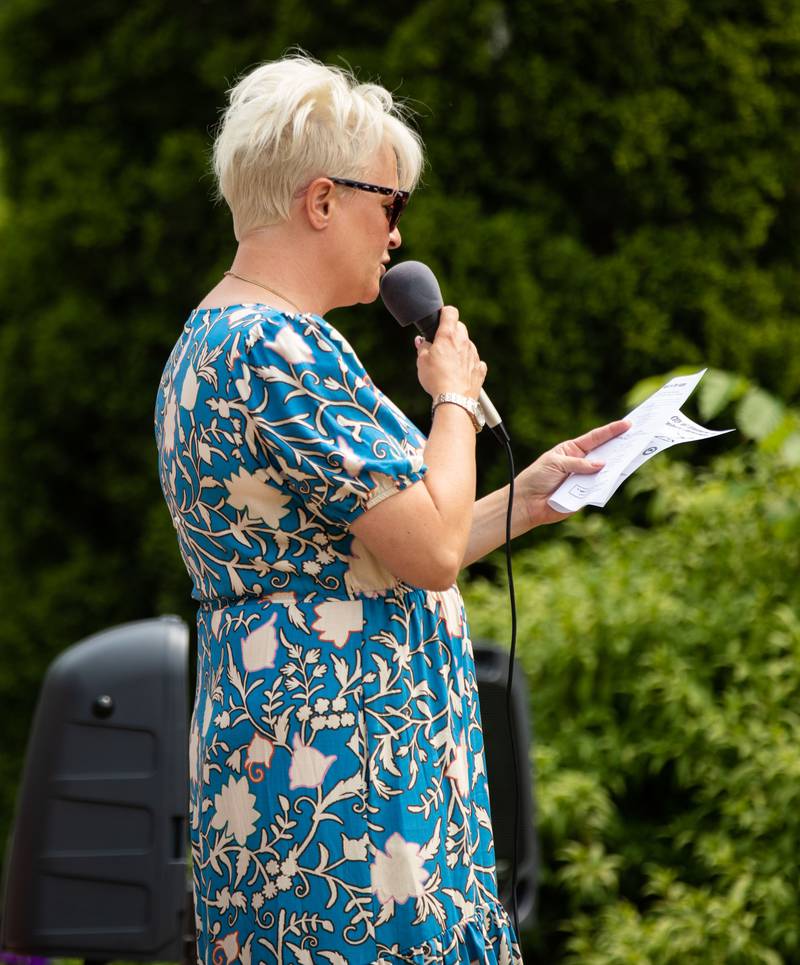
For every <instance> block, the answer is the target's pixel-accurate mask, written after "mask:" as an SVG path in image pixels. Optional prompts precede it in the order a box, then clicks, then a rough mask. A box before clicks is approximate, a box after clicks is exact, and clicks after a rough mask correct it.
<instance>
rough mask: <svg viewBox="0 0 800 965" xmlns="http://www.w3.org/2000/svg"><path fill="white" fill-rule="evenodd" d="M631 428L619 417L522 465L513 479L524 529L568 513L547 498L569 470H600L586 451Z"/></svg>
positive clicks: (564, 517)
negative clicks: (553, 506)
mask: <svg viewBox="0 0 800 965" xmlns="http://www.w3.org/2000/svg"><path fill="white" fill-rule="evenodd" d="M629 428H630V423H629V422H625V420H624V419H621V420H619V421H617V422H609V423H608V425H605V426H600V427H599V428H597V429H592V430H591V431H590V432H586V433H584V434H583V435H582V436H578V438H577V439H568V440H567V441H566V442H560V443H559V444H558V445H557V446H554V447H553V448H552V449H549V450H548V451H547V452H545V453H543V454H542V455H541V456H539V458H538V459H537V460H536V461H535V462H532V463H531V464H530V466H528V467H527V469H523V470H522V472H521V473H520V474H519V475H518V476H517V478H516V480H515V487H516V498H517V499H519V500H520V506H521V508H522V511H523V514H524V519H525V523H524V529H523V532H525V531H527V530H529V529H532V528H533V527H534V526H541V525H542V524H543V523H557V522H559V521H560V520H562V519H566V518H567V516H569V515H571V513H557V512H556V511H555V510H554V509H551V508H550V506H548V505H547V498H548V496H550V495H551V494H552V493H553V492H554V491H555V490H556V489H557V488H558V487H559V486H560V485H561V483H562V482H563V481H564V480H565V479H566V478H567V476H568V475H569V474H570V473H571V472H577V473H581V474H589V473H595V472H599V470H600V469H602V468H603V465H604V464H603V463H602V462H596V461H593V460H591V459H587V458H586V454H587V453H588V452H591V451H592V450H593V449H596V448H597V447H598V446H601V445H602V444H603V443H604V442H608V440H609V439H614V438H615V437H616V436H619V435H621V434H622V433H623V432H625V430H626V429H629Z"/></svg>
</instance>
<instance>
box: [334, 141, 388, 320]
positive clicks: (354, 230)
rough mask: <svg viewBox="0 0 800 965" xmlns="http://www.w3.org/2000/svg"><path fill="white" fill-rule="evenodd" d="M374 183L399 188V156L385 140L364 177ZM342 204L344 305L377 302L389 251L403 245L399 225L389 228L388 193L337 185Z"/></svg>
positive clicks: (338, 240)
mask: <svg viewBox="0 0 800 965" xmlns="http://www.w3.org/2000/svg"><path fill="white" fill-rule="evenodd" d="M363 180H364V181H366V182H368V183H370V184H378V185H381V186H382V187H387V188H396V187H397V186H398V181H397V159H396V158H395V154H394V151H393V150H392V149H391V147H390V146H389V145H388V144H384V146H383V147H382V148H381V150H380V151H379V152H378V153H377V155H376V156H375V158H374V159H373V162H372V164H371V165H370V166H369V168H368V170H367V172H366V174H365V176H364V178H363ZM337 192H339V193H340V196H341V201H342V204H341V205H340V209H339V212H338V214H339V219H338V229H339V230H338V231H337V232H336V244H337V247H338V249H339V254H340V258H339V259H338V261H339V266H340V272H339V278H340V280H341V294H340V299H339V304H340V305H354V304H356V303H357V302H374V301H375V299H376V298H377V297H378V294H379V292H380V287H379V286H380V280H381V276H382V275H383V274H384V272H385V271H386V268H387V266H388V264H389V252H390V251H392V250H393V249H395V248H399V247H400V243H401V240H402V239H401V237H400V231H399V229H398V228H397V227H395V229H394V230H393V231H392V232H391V233H390V232H389V219H388V217H387V208H388V207H389V205H390V204H391V202H392V199H391V197H390V196H388V195H383V194H373V193H372V192H370V191H359V190H357V189H355V188H348V187H344V186H343V185H338V186H337Z"/></svg>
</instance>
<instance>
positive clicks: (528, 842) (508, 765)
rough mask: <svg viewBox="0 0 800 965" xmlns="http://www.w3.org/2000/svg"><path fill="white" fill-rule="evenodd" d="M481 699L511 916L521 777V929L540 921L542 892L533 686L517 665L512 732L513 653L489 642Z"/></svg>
mask: <svg viewBox="0 0 800 965" xmlns="http://www.w3.org/2000/svg"><path fill="white" fill-rule="evenodd" d="M473 651H474V655H475V671H476V674H477V680H478V695H479V698H480V704H481V721H482V724H483V743H484V748H485V752H486V771H487V777H488V780H489V799H490V802H491V806H492V831H493V833H494V847H495V860H496V862H497V886H498V891H499V894H500V900H501V901H502V902H503V905H504V907H505V909H506V911H507V912H508V914H509V915H511V863H512V858H513V853H514V811H515V801H514V767H515V761H516V768H517V773H518V774H519V788H518V796H517V802H518V806H519V835H518V839H517V913H518V917H519V925H520V929H524V928H526V927H530V926H532V925H533V923H534V920H535V912H536V888H537V884H538V878H539V841H538V837H537V834H536V815H535V809H534V797H533V773H532V769H531V763H530V747H531V732H530V722H529V720H528V687H527V684H526V682H525V675H524V673H523V670H522V668H521V667H520V665H519V664H518V663H517V662H516V661H515V662H514V681H513V684H512V687H511V725H512V727H513V729H514V747H515V748H516V758H515V756H514V753H513V751H512V740H511V732H510V731H509V726H508V714H507V710H506V682H507V680H508V666H509V659H508V653H507V652H506V651H505V650H501V649H500V648H499V647H496V646H494V645H493V644H491V643H489V642H487V641H485V640H479V641H476V642H475V643H474V645H473Z"/></svg>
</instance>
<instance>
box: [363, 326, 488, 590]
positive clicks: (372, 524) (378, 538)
mask: <svg viewBox="0 0 800 965" xmlns="http://www.w3.org/2000/svg"><path fill="white" fill-rule="evenodd" d="M417 367H418V372H419V380H420V383H421V384H422V387H423V388H424V389H425V390H426V391H427V392H428V393H429V394H430V395H431V397H433V398H435V397H436V396H437V395H438V394H439V393H440V392H454V393H456V394H458V395H466V396H469V397H470V398H474V399H476V398H477V397H478V395H479V393H480V389H481V385H482V384H483V380H484V379H485V377H486V365H485V364H484V363H483V362H481V361H480V358H479V357H478V353H477V350H476V349H475V346H474V345H473V344H472V342H470V341H469V337H468V335H467V330H466V328H465V326H464V324H463V323H462V322H460V321H459V320H458V312H457V311H456V310H455V309H454V308H450V307H445V308H443V309H442V314H441V320H440V323H439V330H438V332H437V334H436V338H435V339H434V341H433V343H432V344H431V343H427V342H418V344H417ZM424 458H425V463H426V465H427V467H428V468H427V471H426V473H425V477H424V479H423V480H421V481H420V482H417V483H415V484H414V485H413V486H409V488H408V489H405V490H403V491H402V492H399V493H397V494H396V495H393V496H391V497H390V498H388V499H384V500H383V502H381V503H379V504H378V505H377V506H375V507H373V508H372V509H369V510H367V512H365V513H363V514H362V515H361V516H360V517H359V518H358V519H357V520H355V522H354V523H353V525H352V527H351V530H352V532H353V534H354V535H355V536H356V537H357V538H358V539H359V540H361V542H362V543H363V544H364V545H365V546H366V547H367V549H368V550H369V551H370V552H371V553H372V554H373V556H376V557H377V558H378V559H379V560H380V561H381V562H382V563H383V564H384V566H385V567H386V568H387V569H388V570H389V572H390V573H392V574H393V575H394V576H395V577H397V578H398V579H401V580H404V581H405V582H407V583H411V584H412V585H413V586H419V587H423V588H424V589H429V590H443V589H446V588H447V587H449V586H452V584H453V583H455V581H456V577H457V575H458V571H459V570H460V569H461V565H462V560H463V559H464V553H465V551H466V547H467V540H468V539H469V534H470V529H471V527H472V510H473V504H474V502H475V429H474V427H473V424H472V419H471V418H470V416H469V414H468V413H467V412H466V410H464V409H462V408H461V407H460V406H457V405H453V404H448V403H445V404H443V405H440V406H438V407H437V409H436V414H435V415H434V418H433V425H432V427H431V431H430V435H429V437H428V442H427V444H426V446H425V454H424Z"/></svg>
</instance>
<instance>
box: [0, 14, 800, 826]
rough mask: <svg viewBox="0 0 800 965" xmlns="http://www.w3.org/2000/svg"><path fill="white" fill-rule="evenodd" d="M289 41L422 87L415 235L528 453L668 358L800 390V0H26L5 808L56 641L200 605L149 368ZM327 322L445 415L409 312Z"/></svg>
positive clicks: (0, 462) (16, 25)
mask: <svg viewBox="0 0 800 965" xmlns="http://www.w3.org/2000/svg"><path fill="white" fill-rule="evenodd" d="M293 44H300V45H302V46H304V47H305V48H306V49H308V50H309V51H310V52H312V53H313V54H315V55H316V56H318V57H320V58H321V59H323V60H326V61H331V62H342V61H346V62H349V63H351V64H353V65H355V66H357V67H358V68H360V70H361V73H362V75H363V76H364V77H370V78H373V77H376V76H378V77H380V79H381V80H382V81H383V82H384V83H385V84H386V85H387V86H389V87H391V88H392V89H393V90H396V91H397V92H398V93H399V94H400V95H402V96H406V97H408V98H411V99H413V101H414V103H415V104H416V106H417V108H418V109H419V111H420V120H419V125H420V128H421V131H422V133H423V136H424V138H425V140H426V142H427V144H428V148H429V155H430V166H429V169H428V171H427V174H426V179H425V184H424V186H423V187H422V188H421V189H420V191H419V192H418V194H417V196H416V197H415V198H414V200H413V203H412V205H411V207H410V209H409V211H408V213H407V215H406V216H405V218H404V221H403V231H404V236H405V252H406V255H407V256H408V257H416V258H419V259H422V260H425V261H428V262H429V263H430V264H431V265H432V266H433V267H434V269H435V270H436V271H437V272H438V274H439V276H440V279H441V281H442V285H443V289H444V292H445V296H446V298H447V299H448V300H450V301H453V302H456V303H458V304H459V305H460V307H461V309H462V314H463V316H464V317H465V318H466V319H467V320H468V321H469V322H470V323H471V325H472V330H473V333H474V335H475V338H476V340H477V341H478V342H479V344H480V345H481V347H482V351H483V354H484V356H485V357H486V358H487V360H488V362H489V364H490V377H489V386H490V389H491V393H492V396H493V398H494V399H495V401H496V403H497V405H498V407H499V408H500V409H501V411H503V412H504V413H505V414H506V421H507V423H508V424H509V426H510V429H511V433H512V436H513V438H514V439H515V442H516V450H517V456H518V459H519V460H520V462H521V461H523V460H525V459H527V458H529V457H531V456H532V455H533V454H534V452H535V451H536V450H538V449H540V448H541V447H542V446H544V445H548V444H550V443H552V442H554V441H556V440H557V439H558V438H559V437H563V436H565V435H568V434H572V433H574V432H576V431H578V430H582V429H585V428H587V427H588V426H589V424H591V423H592V422H594V421H596V420H598V419H600V418H606V417H609V416H612V415H616V414H617V413H618V411H619V407H620V400H621V398H622V395H623V393H624V392H625V390H627V388H629V386H630V385H631V384H633V383H634V382H635V381H637V380H638V379H639V378H641V377H643V376H645V375H647V374H650V373H651V372H661V371H664V370H665V369H667V368H670V367H671V366H673V365H675V364H684V363H685V364H695V363H700V362H705V363H710V364H713V365H716V366H718V367H720V368H724V369H731V370H734V371H739V372H742V373H743V374H745V375H749V376H754V377H756V378H757V379H758V380H759V381H760V383H761V384H762V385H764V386H765V387H766V388H767V389H769V390H771V391H773V392H775V393H777V394H778V395H779V396H781V397H782V398H784V399H785V400H787V401H791V400H793V399H796V398H797V396H798V393H800V351H798V349H800V326H798V324H797V322H798V298H799V297H800V296H798V293H797V285H796V283H795V272H794V266H795V264H796V263H797V260H798V246H799V245H800V240H798V239H800V232H798V230H797V229H798V221H799V220H800V219H799V218H798V214H799V213H800V204H799V200H800V199H799V197H798V194H799V192H800V179H799V178H798V176H797V162H798V137H800V133H798V125H797V123H796V119H797V116H798V107H800V83H798V81H799V80H800V6H798V4H797V2H796V0H695V2H693V3H689V2H688V0H662V2H660V3H658V4H654V3H653V4H651V3H634V2H626V0H570V2H562V0H535V2H534V0H514V2H510V0H507V2H505V3H504V2H500V0H425V2H411V3H409V2H407V0H406V2H403V3H401V2H399V0H389V2H385V3H382V4H364V3H356V2H354V0H320V2H319V3H314V4H307V3H300V2H299V0H275V2H273V3H269V4H266V3H263V2H256V0H242V2H240V3H237V4H234V5H231V4H227V3H222V2H221V0H191V2H189V0H175V2H170V3H167V2H164V0H139V2H137V3H136V4H122V3H119V2H112V0H86V2H82V3H80V4H77V5H76V4H68V3H64V2H61V0H5V2H4V3H3V4H2V6H1V7H0V158H1V159H2V166H1V167H0V176H1V177H2V183H1V184H0V196H1V197H2V199H3V200H2V205H0V254H1V257H0V304H2V306H3V311H2V314H1V315H0V398H2V402H3V405H2V409H0V533H1V534H2V539H0V586H1V587H2V606H1V607H0V646H1V647H2V653H3V660H2V665H1V666H0V700H2V703H3V709H4V719H5V721H6V724H5V728H4V733H5V735H6V740H5V741H4V746H3V749H2V750H1V751H0V830H2V827H4V826H5V825H6V823H7V820H8V815H9V811H10V807H11V801H12V796H13V792H14V784H15V780H16V775H17V773H18V769H19V766H20V760H21V753H22V747H23V744H24V740H25V735H26V733H27V727H28V723H29V719H30V714H31V711H32V707H33V703H34V700H35V695H36V689H37V683H38V681H39V680H40V678H41V675H42V673H43V671H44V668H45V667H46V666H47V664H48V663H49V662H50V660H51V659H52V658H53V656H54V655H55V654H56V653H57V652H58V651H59V650H61V649H62V648H63V647H65V646H66V645H68V644H69V643H71V642H72V641H74V640H76V639H78V638H80V637H82V636H84V635H86V634H87V633H90V632H93V631H95V630H97V629H100V628H102V627H105V626H108V625H109V624H112V623H114V622H118V621H122V620H127V619H131V618H136V617H141V616H147V615H150V614H153V613H158V612H163V611H165V610H170V611H178V612H181V613H183V614H184V615H185V616H187V617H190V615H191V608H190V607H189V605H188V600H187V596H188V581H187V579H186V577H185V575H184V574H183V573H182V571H181V567H180V563H179V560H178V557H177V552H176V550H175V547H174V539H173V534H172V530H171V526H170V525H169V521H168V518H167V515H166V513H165V512H164V511H163V510H162V507H161V497H160V493H159V489H158V483H157V479H156V474H155V461H154V450H153V444H152V433H151V423H152V409H153V400H154V394H155V387H156V384H157V381H158V377H159V374H160V371H161V367H162V365H163V362H164V359H165V358H166V355H167V353H168V351H169V348H170V346H171V345H172V343H173V341H174V339H175V337H176V334H177V332H178V330H179V327H180V325H181V323H182V321H183V319H184V318H185V316H186V314H187V312H188V310H189V309H190V308H191V307H192V306H193V305H194V304H195V303H196V301H197V299H198V298H199V297H200V296H201V295H202V294H203V292H204V291H206V290H207V289H208V288H209V287H210V285H211V284H212V283H213V282H214V280H215V279H216V278H217V277H218V276H219V274H220V272H221V271H222V270H223V268H224V267H226V266H227V265H228V264H229V262H230V258H231V256H232V253H233V250H234V249H233V243H232V237H231V234H230V230H229V221H228V217H227V214H226V212H225V211H224V210H223V209H221V208H215V207H214V206H212V204H211V203H210V195H211V191H212V185H211V182H210V179H209V177H208V174H207V153H208V144H209V131H210V129H211V127H212V125H213V124H214V122H215V120H216V117H217V114H218V111H219V109H220V108H221V107H222V105H223V102H224V96H223V95H224V89H225V88H226V86H228V85H229V83H231V82H232V81H233V80H234V79H235V77H236V76H237V75H238V74H239V73H240V72H241V71H243V70H245V69H247V68H248V67H250V66H252V65H254V64H256V63H258V62H259V61H262V60H264V59H269V58H271V57H275V56H278V55H280V54H281V53H282V52H283V51H284V50H285V49H286V48H287V47H289V46H290V45H293ZM334 321H335V322H336V323H337V324H338V325H339V326H340V327H341V328H342V329H343V330H344V331H345V333H346V334H347V335H348V336H349V337H350V338H351V339H352V340H353V341H354V342H355V344H356V346H357V347H358V350H359V352H360V354H361V355H362V357H363V358H364V360H365V362H366V363H367V365H368V367H369V368H370V370H371V371H372V372H373V373H374V375H375V378H376V379H377V380H378V381H379V382H380V383H381V384H382V386H383V387H384V388H385V389H386V390H387V391H389V393H390V394H392V395H393V396H394V397H395V398H396V399H397V401H398V402H399V403H400V404H401V405H403V406H405V407H406V408H407V410H408V411H409V413H410V414H412V415H414V416H416V417H418V418H419V419H420V421H421V422H422V423H423V424H424V422H425V413H426V408H427V405H426V401H425V399H424V397H423V396H422V395H421V393H420V391H419V389H418V388H417V387H416V385H415V380H414V377H413V363H412V351H411V349H410V348H409V347H408V346H407V337H406V336H405V335H404V334H403V333H401V332H400V331H399V329H396V327H395V326H394V325H393V323H391V322H389V321H387V319H386V316H385V314H384V313H383V312H382V310H381V309H380V307H379V306H374V307H372V308H364V309H359V310H357V311H352V312H349V311H343V312H339V313H338V314H337V317H336V318H334ZM480 458H481V464H482V482H483V484H484V485H488V484H490V483H492V482H496V481H498V480H499V479H500V477H501V475H502V471H503V470H502V462H501V461H500V460H499V458H498V454H497V453H496V450H495V448H494V447H493V445H492V443H491V441H488V442H485V441H482V442H481V446H480Z"/></svg>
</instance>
